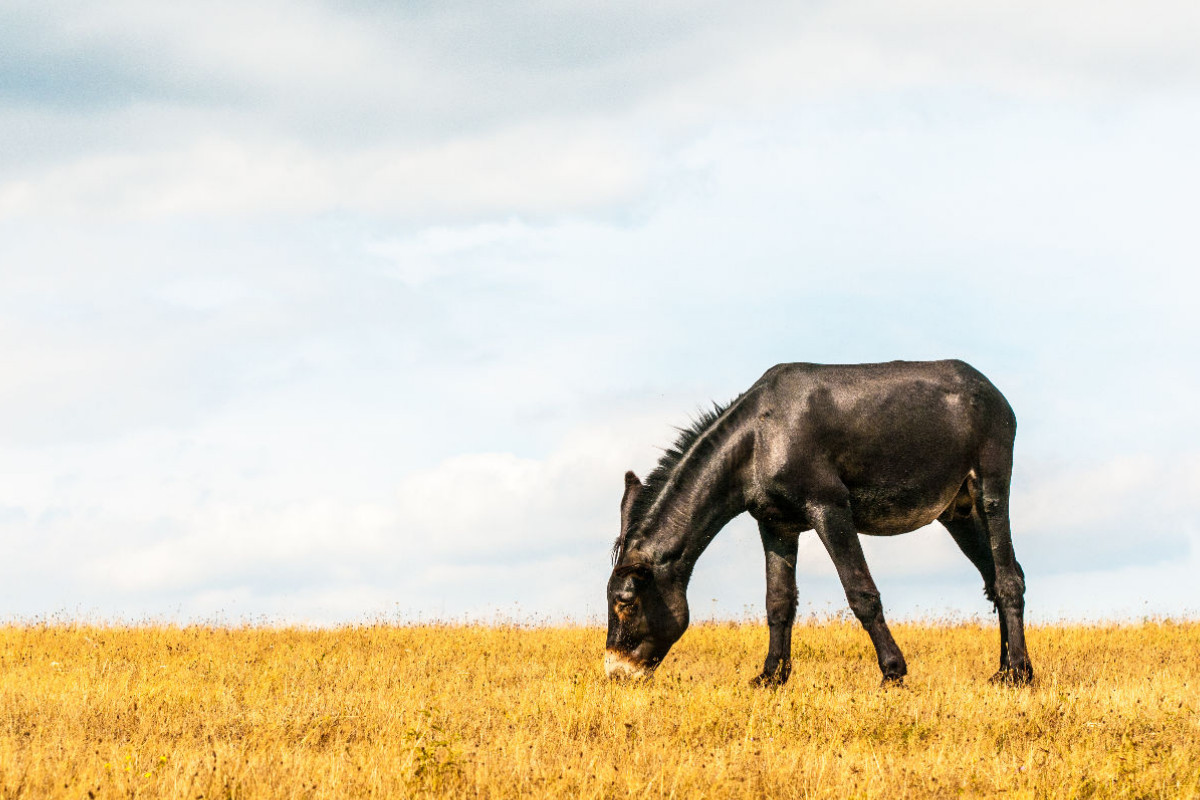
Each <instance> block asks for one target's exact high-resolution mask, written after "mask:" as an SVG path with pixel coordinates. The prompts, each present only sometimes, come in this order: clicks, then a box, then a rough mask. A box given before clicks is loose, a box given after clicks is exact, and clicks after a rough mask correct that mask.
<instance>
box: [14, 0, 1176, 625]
mask: <svg viewBox="0 0 1200 800" xmlns="http://www.w3.org/2000/svg"><path fill="white" fill-rule="evenodd" d="M1198 40H1200V6H1197V5H1196V4H1195V3H1193V2H1188V1H1187V0H1180V1H1179V2H1174V1H1173V0H1148V1H1147V2H1139V3H1127V2H1106V1H1101V2H1095V1H1094V0H1091V1H1089V2H1082V0H1062V1H1061V2H1056V3H1044V2H1032V1H1029V0H1015V2H992V1H991V0H983V1H982V2H977V3H971V4H969V6H964V5H963V4H961V3H959V2H954V0H921V1H920V2H911V3H894V2H885V1H884V0H843V1H842V2H837V3H830V2H800V3H795V2H786V3H785V2H772V1H771V0H767V2H759V3H732V2H706V1H705V0H700V2H687V3H683V2H671V1H668V2H660V3H654V4H646V3H633V2H622V0H606V2H593V0H579V1H578V2H565V3H563V2H526V3H514V4H497V3H485V2H466V1H463V2H456V1H455V0H450V2H442V3H426V2H416V1H414V2H407V3H382V2H371V0H355V1H349V0H348V1H347V2H319V1H317V0H300V1H299V2H286V3H285V2H282V0H279V1H278V2H274V1H272V0H237V2H232V1H230V2H222V0H213V1H212V2H205V3H199V2H182V3H159V2H152V1H151V0H113V2H109V3H104V4H94V3H84V2H69V1H67V0H63V1H62V2H44V0H28V1H26V0H14V1H13V2H6V3H4V4H3V6H0V541H3V542H4V544H5V548H6V555H5V558H3V559H2V560H0V618H3V619H8V620H30V619H41V618H53V619H87V620H100V621H143V620H148V621H153V620H165V621H175V622H181V623H186V622H228V623H233V624H236V623H241V622H246V621H252V622H265V623H273V624H274V623H279V624H282V623H302V624H317V625H326V624H343V623H357V622H363V621H372V620H381V619H382V620H392V621H399V622H411V621H417V620H433V619H446V620H492V619H497V620H498V619H504V620H516V621H523V622H537V621H548V622H558V621H564V620H569V621H577V622H589V621H596V620H598V619H600V618H601V615H602V613H603V604H604V587H605V582H606V579H607V575H608V572H609V570H610V563H609V556H608V551H609V546H610V544H611V542H612V540H613V538H614V536H615V535H616V533H617V525H618V503H619V500H620V495H621V491H622V488H623V484H622V476H623V474H624V471H625V470H626V469H634V470H635V471H637V472H638V473H639V474H643V475H644V474H645V473H646V472H648V471H649V470H650V469H651V468H652V467H653V466H654V464H655V463H656V461H657V459H658V456H659V455H660V453H661V450H660V449H659V448H661V447H664V446H666V445H668V444H670V443H671V441H672V440H673V439H674V437H675V427H676V426H684V425H687V424H688V423H689V421H690V420H691V419H693V418H694V417H695V415H696V414H698V413H699V412H700V411H701V410H702V409H704V408H706V407H708V405H709V404H710V403H711V402H713V401H717V402H721V401H727V400H729V399H731V398H732V397H734V396H736V395H737V394H738V393H739V392H741V391H743V390H744V389H746V388H747V387H748V386H750V384H752V383H753V382H754V381H755V380H756V379H757V378H758V376H759V375H761V374H762V372H764V371H765V370H766V369H767V368H768V367H770V366H771V365H773V364H775V363H779V362H785V361H811V362H829V363H847V362H863V361H886V360H891V359H898V358H899V359H927V358H929V359H932V358H961V359H964V360H966V361H968V362H970V363H972V364H973V365H974V366H976V367H977V368H979V369H980V370H982V371H983V372H984V373H985V374H987V375H988V376H989V377H990V378H991V379H992V381H993V382H994V383H995V384H996V385H997V386H998V387H999V388H1000V389H1001V390H1002V391H1003V392H1004V393H1005V395H1006V396H1007V397H1008V399H1009V401H1010V403H1011V404H1012V405H1013V407H1014V409H1015V410H1016V413H1017V418H1018V421H1019V431H1018V436H1017V450H1016V463H1015V468H1014V478H1013V498H1012V517H1013V530H1014V534H1013V538H1014V543H1015V547H1016V552H1017V556H1018V558H1019V559H1020V561H1021V562H1022V564H1023V566H1024V569H1025V573H1026V576H1027V587H1028V588H1027V595H1026V602H1027V614H1028V618H1029V619H1030V620H1032V621H1034V622H1052V621H1056V620H1060V619H1070V620H1088V621H1099V620H1107V619H1136V618H1140V617H1143V616H1176V617H1195V616H1197V615H1200V581H1198V580H1196V577H1195V576H1196V574H1197V572H1198V571H1200V436H1198V434H1200V423H1198V421H1197V420H1198V419H1200V417H1198V416H1197V413H1196V411H1195V409H1196V408H1197V407H1200V370H1198V367H1197V365H1198V363H1200V362H1198V359H1197V356H1198V355H1200V353H1198V348H1197V343H1198V342H1200V322H1198V321H1197V320H1198V319H1200V316H1198V315H1197V314H1196V313H1195V311H1194V305H1195V301H1196V298H1197V297H1198V296H1200V291H1198V290H1200V278H1198V277H1197V271H1196V267H1197V264H1200V237H1197V235H1196V220H1197V218H1198V212H1200V189H1198V187H1200V157H1198V156H1197V149H1196V145H1195V143H1196V142H1197V141H1200V49H1198V48H1196V47H1195V42H1196V41H1198ZM864 547H865V548H866V551H867V557H868V561H869V563H870V565H871V569H872V571H873V574H874V576H875V578H876V582H877V583H878V585H879V587H880V591H881V594H882V598H883V603H884V607H885V610H886V611H887V613H888V614H889V616H890V617H892V618H897V619H904V618H928V617H933V618H943V619H944V618H973V617H976V616H981V615H984V614H986V613H987V612H988V610H989V609H988V606H987V603H986V601H985V600H984V598H983V594H982V586H981V581H980V579H979V577H978V575H977V574H976V573H975V572H974V570H973V568H972V567H971V565H970V564H969V563H968V562H967V561H966V559H965V558H964V557H963V556H962V555H961V554H960V553H958V551H957V549H956V548H955V546H954V545H953V543H952V541H951V540H950V538H949V536H948V535H947V534H946V533H945V531H943V530H942V529H941V528H940V527H938V526H936V525H935V526H932V527H930V528H926V529H923V530H921V531H919V532H915V533H912V534H908V535H905V536H900V537H894V538H889V539H874V538H871V537H864ZM799 586H800V606H801V609H800V610H801V614H803V615H809V614H812V615H818V616H820V615H827V614H836V613H842V612H843V609H844V607H845V600H844V596H843V594H842V591H841V588H840V586H839V585H838V583H837V579H836V575H835V573H834V571H833V568H832V565H831V564H830V562H829V559H828V557H827V556H826V554H825V553H824V551H823V548H822V547H821V545H820V543H819V542H818V541H817V539H816V537H815V535H814V534H811V533H809V534H806V535H805V537H804V538H803V539H802V541H801V545H800V559H799ZM763 594H764V578H763V556H762V551H761V546H760V544H759V542H758V536H757V531H756V529H755V527H754V525H753V521H752V520H750V519H749V518H748V517H745V516H743V517H741V518H739V519H737V520H735V521H734V522H733V523H731V524H730V525H729V526H728V527H727V528H726V530H725V531H724V532H722V534H720V535H719V536H718V537H717V539H716V541H715V542H714V544H713V545H712V546H711V547H710V549H709V551H708V552H707V553H705V555H704V556H703V557H702V558H701V560H700V562H699V564H698V566H697V570H696V573H695V576H694V579H693V582H692V585H691V587H690V590H689V597H690V600H691V605H692V614H693V619H694V620H705V619H727V618H734V619H747V618H748V619H761V618H762V616H763V614H764V610H763Z"/></svg>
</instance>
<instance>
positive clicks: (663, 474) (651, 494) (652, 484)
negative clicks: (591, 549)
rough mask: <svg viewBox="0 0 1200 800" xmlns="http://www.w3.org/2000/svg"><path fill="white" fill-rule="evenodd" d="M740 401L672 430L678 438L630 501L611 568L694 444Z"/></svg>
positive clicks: (717, 406)
mask: <svg viewBox="0 0 1200 800" xmlns="http://www.w3.org/2000/svg"><path fill="white" fill-rule="evenodd" d="M740 397H741V395H738V397H735V398H734V399H733V400H731V401H730V402H728V403H725V404H724V405H721V404H720V403H713V405H712V408H711V409H706V410H702V411H701V412H700V415H699V416H698V417H697V418H696V419H695V420H693V421H692V424H691V425H689V426H688V427H686V428H676V430H677V431H679V436H678V437H677V438H676V439H675V443H674V444H673V445H671V446H670V447H668V448H666V449H665V450H663V454H662V457H661V458H659V459H658V465H657V466H656V467H655V468H654V469H653V470H652V471H651V472H650V474H649V475H647V476H646V480H644V481H643V482H642V491H641V492H640V493H639V494H638V496H637V498H636V499H635V500H634V501H633V506H632V507H631V508H630V510H629V525H628V527H626V529H625V530H623V531H621V533H620V534H618V536H617V540H616V541H615V542H613V547H612V559H613V564H616V563H617V559H619V558H620V556H621V550H622V549H623V548H624V546H625V537H626V535H627V534H628V533H630V532H632V531H635V530H637V529H638V527H639V526H640V525H641V524H642V522H644V521H645V519H646V515H647V514H648V513H650V509H651V508H653V507H654V504H655V503H656V502H657V501H658V498H659V495H661V494H662V491H663V489H664V488H666V486H667V484H668V483H669V482H670V480H671V477H672V476H673V475H674V474H675V470H677V469H678V468H679V465H680V464H681V463H683V460H684V458H686V457H687V456H688V455H689V454H690V453H691V452H692V451H693V450H694V449H696V443H697V442H699V441H700V440H701V439H702V438H703V436H704V434H705V433H707V432H708V431H709V429H711V428H713V427H715V426H716V424H717V421H718V420H719V419H721V417H722V416H724V414H725V412H726V411H728V410H729V407H730V406H732V405H733V404H734V403H735V402H737V400H738V399H739V398H740Z"/></svg>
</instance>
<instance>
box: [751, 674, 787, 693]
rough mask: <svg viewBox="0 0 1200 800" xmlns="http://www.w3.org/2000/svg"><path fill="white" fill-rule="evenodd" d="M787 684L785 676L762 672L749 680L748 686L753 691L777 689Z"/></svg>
mask: <svg viewBox="0 0 1200 800" xmlns="http://www.w3.org/2000/svg"><path fill="white" fill-rule="evenodd" d="M785 683H787V676H786V675H781V674H779V673H778V672H764V673H762V674H761V675H756V676H755V677H753V678H751V679H750V685H751V686H753V687H754V688H755V689H777V688H779V687H780V686H783V685H784V684H785Z"/></svg>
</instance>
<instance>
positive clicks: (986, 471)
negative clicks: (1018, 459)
mask: <svg viewBox="0 0 1200 800" xmlns="http://www.w3.org/2000/svg"><path fill="white" fill-rule="evenodd" d="M1011 476H1012V436H1011V434H1009V435H1008V436H1007V437H996V438H995V439H993V440H992V441H991V442H988V443H987V444H985V445H984V448H983V452H982V453H981V458H980V465H979V488H980V493H979V494H980V496H979V497H978V498H977V500H976V503H975V515H977V516H978V517H979V519H980V522H981V524H982V525H983V529H984V531H985V533H986V536H987V541H988V545H989V546H990V548H991V551H992V560H993V562H994V563H995V565H996V606H997V608H999V610H1000V622H1001V624H1002V625H1003V626H1004V627H1005V632H1006V634H1007V638H1006V639H1005V640H1004V643H1005V645H1006V647H1005V656H1007V658H1006V659H1005V660H1004V662H1003V663H1005V664H1006V666H1002V667H1001V669H1000V671H999V672H997V673H996V674H995V675H994V676H993V678H992V680H993V681H995V682H997V683H1015V684H1027V683H1030V682H1031V681H1032V680H1033V666H1032V665H1031V664H1030V663H1029V654H1028V652H1027V651H1026V649H1025V573H1024V571H1023V570H1022V569H1021V565H1020V564H1018V563H1017V556H1016V553H1014V552H1013V543H1012V531H1011V530H1010V527H1009V521H1008V496H1009V486H1010V481H1011Z"/></svg>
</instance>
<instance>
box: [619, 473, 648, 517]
mask: <svg viewBox="0 0 1200 800" xmlns="http://www.w3.org/2000/svg"><path fill="white" fill-rule="evenodd" d="M642 488H643V487H642V482H641V481H640V480H638V476H637V475H634V474H633V470H630V471H629V472H626V473H625V494H624V495H622V497H621V533H625V531H626V530H627V529H628V527H629V510H630V509H631V508H633V501H634V500H637V498H638V495H639V494H641V493H642Z"/></svg>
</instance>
